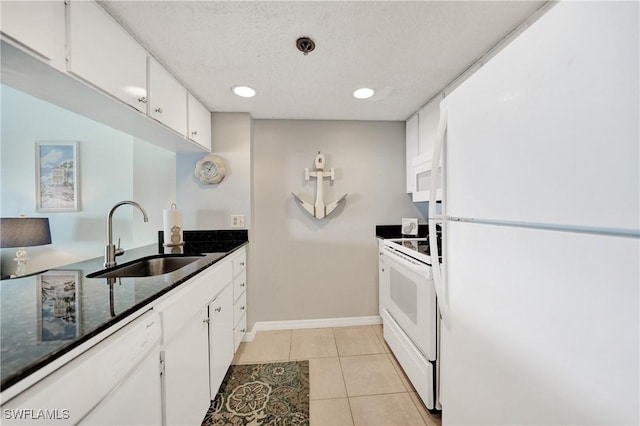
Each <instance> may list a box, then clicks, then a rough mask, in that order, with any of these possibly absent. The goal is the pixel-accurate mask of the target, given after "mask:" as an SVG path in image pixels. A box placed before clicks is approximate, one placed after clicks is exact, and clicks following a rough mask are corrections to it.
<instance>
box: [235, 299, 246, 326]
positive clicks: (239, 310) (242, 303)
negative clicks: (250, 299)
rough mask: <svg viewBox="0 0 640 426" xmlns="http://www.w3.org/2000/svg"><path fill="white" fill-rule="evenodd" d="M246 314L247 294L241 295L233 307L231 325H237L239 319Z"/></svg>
mask: <svg viewBox="0 0 640 426" xmlns="http://www.w3.org/2000/svg"><path fill="white" fill-rule="evenodd" d="M246 312H247V293H242V296H240V298H239V299H238V300H237V301H236V303H235V304H234V305H233V323H234V324H236V326H237V324H238V321H239V320H240V318H242V317H243V316H244V314H245V313H246Z"/></svg>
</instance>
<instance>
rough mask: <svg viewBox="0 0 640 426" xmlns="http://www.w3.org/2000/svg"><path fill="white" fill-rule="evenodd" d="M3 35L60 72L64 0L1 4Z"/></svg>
mask: <svg viewBox="0 0 640 426" xmlns="http://www.w3.org/2000/svg"><path fill="white" fill-rule="evenodd" d="M1 8H2V19H1V27H0V30H1V31H2V34H3V36H5V37H8V39H9V40H11V41H12V42H17V45H19V46H21V47H23V48H27V49H26V50H27V51H28V52H29V53H32V54H33V53H35V54H37V56H38V57H39V58H40V59H42V60H45V61H46V62H48V63H49V65H51V66H53V67H55V68H57V69H61V70H63V69H64V59H65V58H64V46H65V6H64V1H62V0H57V1H2V6H1Z"/></svg>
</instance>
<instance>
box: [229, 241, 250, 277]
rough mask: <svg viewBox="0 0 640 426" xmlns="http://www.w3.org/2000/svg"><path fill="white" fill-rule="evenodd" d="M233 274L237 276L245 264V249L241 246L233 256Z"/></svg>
mask: <svg viewBox="0 0 640 426" xmlns="http://www.w3.org/2000/svg"><path fill="white" fill-rule="evenodd" d="M232 262H233V276H234V277H235V276H237V275H238V274H239V273H240V272H241V271H243V270H244V269H245V268H246V266H247V251H246V250H245V249H244V248H242V249H241V250H240V251H239V252H238V254H236V255H235V256H234V257H233V260H232Z"/></svg>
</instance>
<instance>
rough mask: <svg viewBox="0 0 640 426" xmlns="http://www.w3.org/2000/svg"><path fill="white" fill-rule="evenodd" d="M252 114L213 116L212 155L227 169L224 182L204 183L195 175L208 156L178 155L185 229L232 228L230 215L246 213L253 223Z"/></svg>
mask: <svg viewBox="0 0 640 426" xmlns="http://www.w3.org/2000/svg"><path fill="white" fill-rule="evenodd" d="M251 125H252V119H251V115H249V114H248V113H213V114H211V138H212V145H211V152H212V153H213V154H215V155H218V156H220V157H221V158H222V159H223V160H224V162H225V167H226V169H227V173H226V176H225V178H224V180H223V181H222V182H220V183H219V184H214V185H205V184H203V183H201V182H200V181H199V180H198V179H197V178H196V177H195V175H194V170H195V166H196V163H197V162H198V160H200V159H201V158H202V157H204V156H206V155H207V154H205V153H179V154H178V155H177V161H176V173H177V176H176V188H177V194H178V202H177V203H178V208H179V209H180V210H182V219H183V226H184V229H229V228H230V227H231V215H232V214H243V215H245V219H246V224H247V226H246V227H249V224H250V222H251V192H250V191H251Z"/></svg>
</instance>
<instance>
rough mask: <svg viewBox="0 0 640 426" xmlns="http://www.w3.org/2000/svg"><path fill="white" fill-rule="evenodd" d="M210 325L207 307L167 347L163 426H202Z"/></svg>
mask: <svg viewBox="0 0 640 426" xmlns="http://www.w3.org/2000/svg"><path fill="white" fill-rule="evenodd" d="M207 321H208V313H207V307H206V306H205V307H203V308H201V309H200V310H199V311H198V312H197V313H196V314H195V315H193V316H191V317H190V318H189V319H188V321H187V323H186V324H185V326H184V327H183V328H182V329H181V330H180V331H179V332H178V333H177V334H176V336H175V337H174V338H173V339H172V340H171V341H170V342H168V343H167V344H166V345H165V347H164V351H163V356H161V359H163V361H164V377H163V394H164V418H165V422H164V424H167V425H177V424H200V423H202V419H203V418H204V415H205V413H206V412H207V409H208V408H209V404H210V400H209V381H208V380H207V375H206V373H205V372H206V371H207V370H208V369H209V355H208V352H209V351H208V345H207V339H208V334H209V330H208V325H207Z"/></svg>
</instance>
